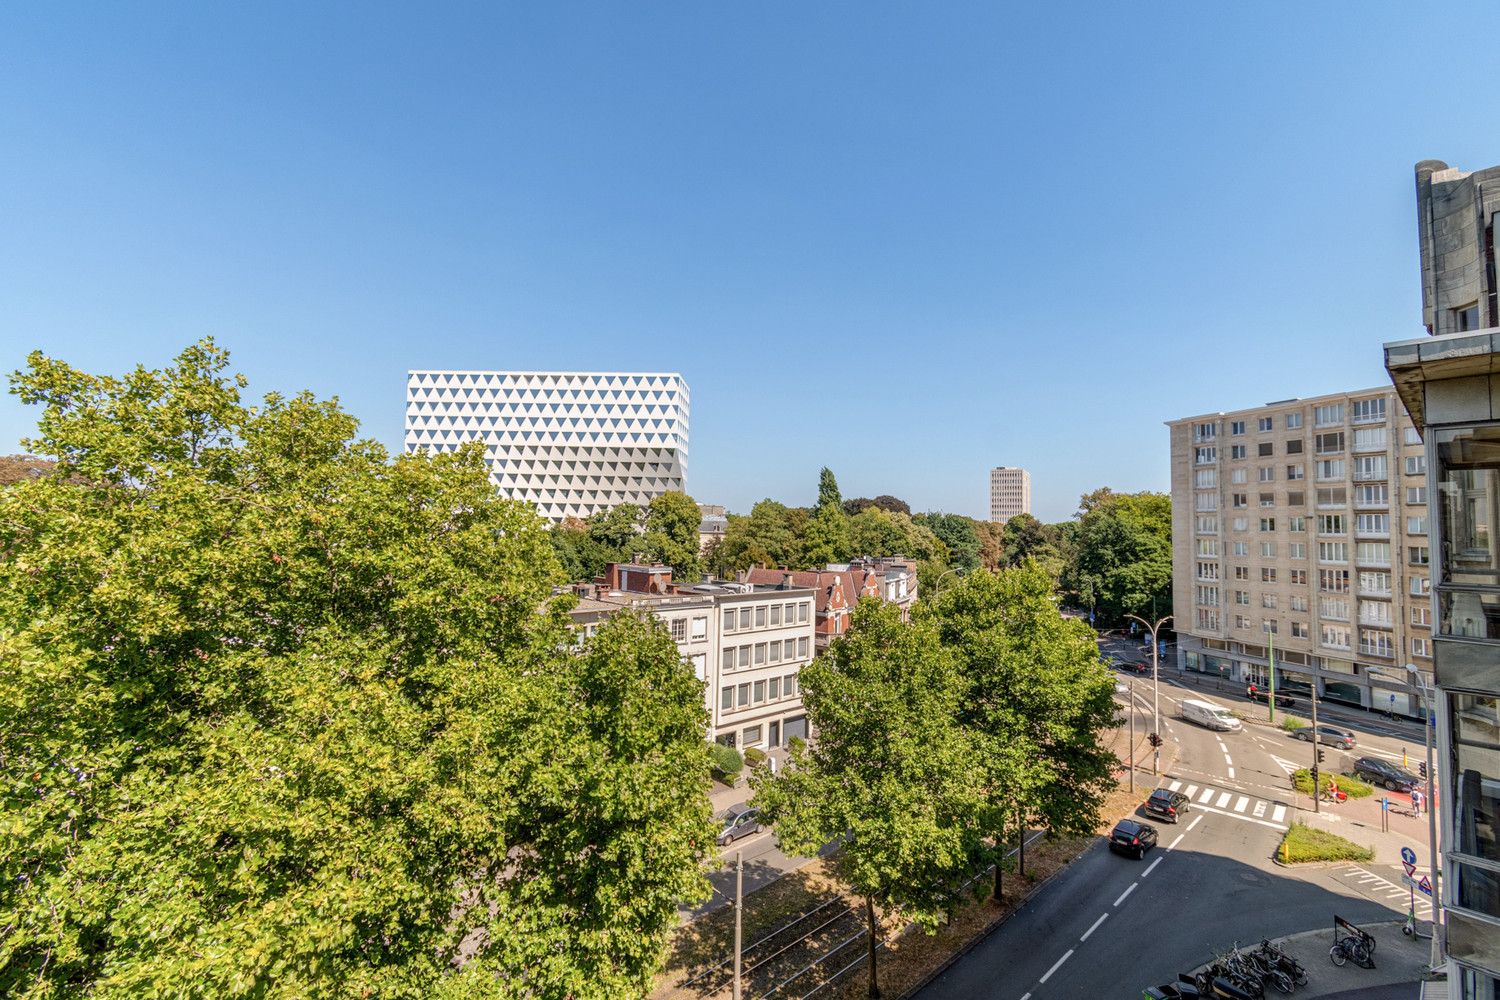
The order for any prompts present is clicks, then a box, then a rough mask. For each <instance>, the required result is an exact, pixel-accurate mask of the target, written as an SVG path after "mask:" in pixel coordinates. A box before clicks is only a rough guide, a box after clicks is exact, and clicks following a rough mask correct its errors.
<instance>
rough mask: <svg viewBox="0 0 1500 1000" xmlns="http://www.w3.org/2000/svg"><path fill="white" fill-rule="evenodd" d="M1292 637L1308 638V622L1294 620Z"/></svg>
mask: <svg viewBox="0 0 1500 1000" xmlns="http://www.w3.org/2000/svg"><path fill="white" fill-rule="evenodd" d="M1292 638H1293V639H1306V638H1308V631H1307V623H1306V622H1292ZM1308 787H1309V788H1311V787H1312V786H1311V785H1309V786H1308Z"/></svg>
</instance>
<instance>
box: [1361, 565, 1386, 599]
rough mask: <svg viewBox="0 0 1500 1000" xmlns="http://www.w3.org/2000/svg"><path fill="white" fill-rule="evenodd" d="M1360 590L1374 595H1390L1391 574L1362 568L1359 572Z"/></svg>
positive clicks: (1362, 592)
mask: <svg viewBox="0 0 1500 1000" xmlns="http://www.w3.org/2000/svg"><path fill="white" fill-rule="evenodd" d="M1359 592H1360V593H1361V594H1368V595H1370V596H1372V597H1389V596H1390V595H1391V574H1389V573H1381V572H1377V571H1375V570H1361V571H1360V574H1359Z"/></svg>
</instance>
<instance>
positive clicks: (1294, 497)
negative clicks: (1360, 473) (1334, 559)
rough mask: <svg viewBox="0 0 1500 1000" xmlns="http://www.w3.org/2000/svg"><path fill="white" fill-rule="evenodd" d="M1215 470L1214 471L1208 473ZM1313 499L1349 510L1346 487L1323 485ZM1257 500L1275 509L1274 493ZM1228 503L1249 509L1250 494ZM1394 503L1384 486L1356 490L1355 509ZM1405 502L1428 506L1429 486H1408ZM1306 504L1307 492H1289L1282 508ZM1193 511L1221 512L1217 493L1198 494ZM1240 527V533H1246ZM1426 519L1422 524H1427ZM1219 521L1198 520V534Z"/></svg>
mask: <svg viewBox="0 0 1500 1000" xmlns="http://www.w3.org/2000/svg"><path fill="white" fill-rule="evenodd" d="M1207 471H1212V470H1207ZM1287 476H1288V478H1290V479H1300V478H1302V467H1301V466H1287ZM1313 498H1314V500H1315V502H1316V504H1317V506H1318V507H1320V508H1327V507H1347V506H1348V505H1349V490H1348V488H1347V487H1344V486H1320V487H1318V489H1317V490H1316V492H1315V493H1314V494H1313ZM1256 500H1257V502H1258V504H1259V505H1260V506H1261V507H1275V506H1278V504H1277V503H1276V494H1275V493H1259V494H1257V495H1256ZM1229 502H1230V506H1231V508H1232V509H1236V510H1243V509H1246V508H1248V507H1249V506H1250V495H1249V494H1248V493H1231V494H1230V495H1229ZM1390 502H1391V490H1390V487H1389V486H1388V485H1387V484H1385V483H1360V484H1357V485H1356V486H1355V487H1354V506H1356V507H1389V506H1390ZM1406 502H1407V503H1408V504H1425V503H1427V487H1425V486H1408V487H1407V488H1406ZM1306 503H1307V493H1306V492H1305V491H1303V490H1289V491H1287V494H1286V500H1285V501H1284V502H1283V503H1282V504H1281V505H1280V506H1286V507H1301V506H1304V505H1305V504H1306ZM1194 508H1195V509H1196V510H1197V512H1198V513H1200V514H1203V513H1205V512H1213V511H1217V510H1218V509H1219V496H1218V494H1217V493H1199V494H1196V496H1195V502H1194ZM1237 523H1240V524H1241V527H1240V528H1239V529H1237V530H1240V531H1243V530H1244V527H1243V524H1242V522H1237ZM1425 523H1426V521H1425V519H1424V520H1423V524H1425ZM1218 528H1219V526H1218V519H1217V518H1216V517H1212V516H1206V517H1200V518H1198V531H1199V532H1216V531H1218Z"/></svg>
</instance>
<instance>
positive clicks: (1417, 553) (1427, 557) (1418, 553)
mask: <svg viewBox="0 0 1500 1000" xmlns="http://www.w3.org/2000/svg"><path fill="white" fill-rule="evenodd" d="M1406 562H1407V565H1409V566H1426V565H1428V564H1429V563H1431V562H1432V551H1431V550H1430V549H1429V548H1428V547H1427V546H1425V545H1409V546H1407V548H1406Z"/></svg>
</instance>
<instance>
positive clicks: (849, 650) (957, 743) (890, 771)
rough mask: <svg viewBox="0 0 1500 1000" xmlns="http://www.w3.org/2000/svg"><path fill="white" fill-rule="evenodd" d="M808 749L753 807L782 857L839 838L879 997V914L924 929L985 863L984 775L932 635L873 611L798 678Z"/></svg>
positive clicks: (768, 782) (952, 671) (763, 788)
mask: <svg viewBox="0 0 1500 1000" xmlns="http://www.w3.org/2000/svg"><path fill="white" fill-rule="evenodd" d="M801 683H802V692H803V695H802V697H803V702H804V704H805V705H806V707H807V714H808V718H809V720H810V721H811V723H812V728H813V730H814V731H815V732H816V733H817V734H818V739H817V742H816V743H815V744H813V745H811V746H802V747H798V748H795V749H794V750H793V751H792V756H791V760H790V762H789V765H788V766H787V767H786V768H784V769H783V770H782V771H781V773H780V774H778V775H775V776H772V775H770V774H768V773H766V772H764V771H762V772H759V773H757V774H756V776H755V777H753V778H752V779H751V781H752V786H753V787H754V789H755V797H754V800H753V801H754V802H755V803H756V804H757V805H758V806H759V807H760V808H761V810H762V815H763V816H764V818H765V819H766V820H767V821H768V822H769V823H771V824H772V825H773V826H774V827H775V829H776V834H777V836H778V838H780V840H781V843H782V846H783V848H784V849H786V850H787V851H788V852H789V853H801V854H805V855H807V856H811V854H812V852H814V851H817V850H819V849H820V848H822V847H823V846H824V845H825V844H827V843H828V842H830V841H832V840H835V839H838V838H840V837H843V838H844V845H843V848H842V850H840V851H839V853H838V854H837V855H835V858H836V862H835V863H836V864H837V865H838V868H839V871H840V873H841V874H842V875H843V877H844V878H845V879H846V880H847V881H848V883H849V885H850V887H851V888H853V890H854V891H855V892H857V893H859V894H861V895H863V896H864V897H865V915H866V920H867V922H868V924H869V931H870V954H869V968H870V996H872V997H874V996H879V995H880V994H879V989H878V979H877V975H876V972H877V970H876V954H875V952H876V948H875V942H876V941H877V940H878V939H879V936H880V933H879V926H878V923H877V920H876V908H877V907H881V908H892V907H899V908H900V910H901V913H902V915H903V916H904V917H906V918H909V919H911V920H914V921H916V922H917V923H919V924H921V925H922V926H924V927H927V928H929V929H930V928H934V927H936V926H937V924H938V923H939V921H940V920H941V919H942V917H943V915H944V913H945V912H947V911H948V910H949V909H951V907H952V903H953V900H954V897H955V895H956V894H957V893H958V891H959V887H960V885H961V884H962V881H963V879H964V878H965V877H966V876H967V875H968V874H969V873H971V872H973V871H974V870H975V869H976V868H977V867H978V866H980V865H982V864H983V863H984V862H985V861H986V860H987V859H988V858H990V857H991V856H992V852H993V845H992V844H991V843H990V842H989V841H988V840H987V839H986V838H985V836H984V834H985V831H986V829H987V827H988V825H989V823H990V819H989V817H988V816H987V815H986V814H985V809H986V802H987V800H986V796H985V791H984V777H985V775H984V769H983V767H982V765H981V761H980V755H979V753H978V752H977V751H978V747H977V746H976V742H975V740H974V739H973V737H972V736H971V735H970V733H969V732H968V731H967V730H965V729H964V728H962V727H960V726H959V725H957V724H956V722H955V720H956V718H957V716H958V713H959V709H960V705H961V702H962V699H963V695H964V684H963V681H962V678H961V677H960V675H959V673H958V670H957V669H956V665H955V663H954V658H953V656H952V654H951V653H950V652H949V651H948V650H947V649H945V648H944V647H943V646H942V644H941V643H940V642H939V640H938V636H937V633H936V630H935V629H934V627H933V626H932V624H930V623H908V622H903V621H902V620H901V615H900V612H899V611H898V610H897V609H896V608H895V607H894V606H893V605H888V604H880V603H878V602H876V601H874V600H872V599H867V600H864V601H861V602H860V604H859V606H858V607H857V608H856V609H855V612H854V617H853V621H852V623H851V625H850V628H849V631H848V632H847V633H846V634H845V635H844V636H843V637H841V638H839V639H836V640H834V642H833V644H832V646H830V648H829V650H828V652H827V653H826V654H824V655H823V656H820V657H818V658H817V659H816V660H815V661H813V663H812V664H811V665H810V666H808V667H804V668H803V670H802V679H801Z"/></svg>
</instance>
